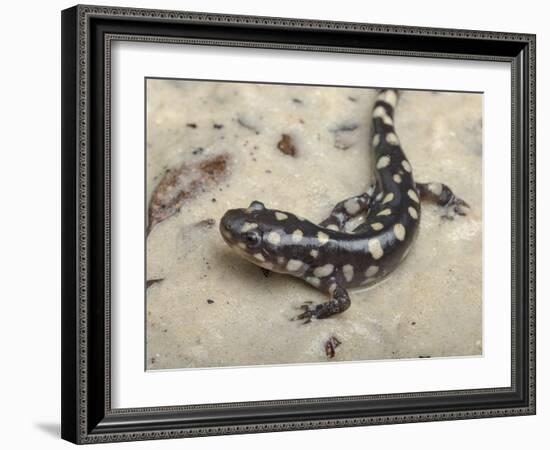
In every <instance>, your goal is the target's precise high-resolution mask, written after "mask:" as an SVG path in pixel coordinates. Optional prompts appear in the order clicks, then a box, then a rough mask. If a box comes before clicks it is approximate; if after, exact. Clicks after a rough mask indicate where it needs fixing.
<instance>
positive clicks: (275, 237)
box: [267, 231, 281, 245]
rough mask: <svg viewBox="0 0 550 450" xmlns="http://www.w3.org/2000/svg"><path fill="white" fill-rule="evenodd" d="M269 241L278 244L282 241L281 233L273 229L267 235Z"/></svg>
mask: <svg viewBox="0 0 550 450" xmlns="http://www.w3.org/2000/svg"><path fill="white" fill-rule="evenodd" d="M267 242H269V243H270V244H273V245H278V244H279V243H280V242H281V235H280V234H279V233H277V232H275V231H271V232H270V233H269V234H268V235H267Z"/></svg>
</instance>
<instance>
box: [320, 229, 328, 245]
mask: <svg viewBox="0 0 550 450" xmlns="http://www.w3.org/2000/svg"><path fill="white" fill-rule="evenodd" d="M317 240H318V241H319V244H321V245H325V244H326V243H327V242H328V241H329V237H328V234H326V233H323V232H322V231H319V232H318V233H317Z"/></svg>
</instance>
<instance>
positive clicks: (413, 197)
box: [407, 189, 420, 203]
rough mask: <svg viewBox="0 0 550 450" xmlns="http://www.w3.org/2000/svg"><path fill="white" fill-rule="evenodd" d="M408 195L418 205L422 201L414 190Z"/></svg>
mask: <svg viewBox="0 0 550 450" xmlns="http://www.w3.org/2000/svg"><path fill="white" fill-rule="evenodd" d="M407 195H408V196H409V197H410V198H411V200H413V201H415V202H416V203H420V200H419V199H418V195H416V192H415V191H413V190H412V189H409V190H408V191H407Z"/></svg>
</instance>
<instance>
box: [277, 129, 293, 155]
mask: <svg viewBox="0 0 550 450" xmlns="http://www.w3.org/2000/svg"><path fill="white" fill-rule="evenodd" d="M277 148H278V149H279V150H280V151H281V152H282V153H284V154H285V155H290V156H296V147H295V146H294V143H293V142H292V138H291V137H290V135H288V134H283V135H281V140H280V141H279V143H278V144H277Z"/></svg>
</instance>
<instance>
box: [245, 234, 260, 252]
mask: <svg viewBox="0 0 550 450" xmlns="http://www.w3.org/2000/svg"><path fill="white" fill-rule="evenodd" d="M261 241H262V238H261V237H260V233H258V232H257V231H249V232H248V233H246V234H245V235H244V242H245V244H246V246H247V247H251V248H253V247H257V246H258V245H260V242H261Z"/></svg>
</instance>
